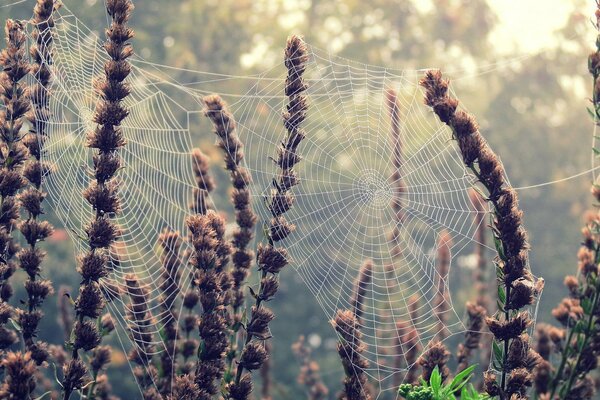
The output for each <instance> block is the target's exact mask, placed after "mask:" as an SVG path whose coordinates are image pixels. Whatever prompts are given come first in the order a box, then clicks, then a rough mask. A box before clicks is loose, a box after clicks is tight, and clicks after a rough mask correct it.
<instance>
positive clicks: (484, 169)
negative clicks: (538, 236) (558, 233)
mask: <svg viewBox="0 0 600 400" xmlns="http://www.w3.org/2000/svg"><path fill="white" fill-rule="evenodd" d="M448 84H449V83H448V81H447V80H445V79H443V78H442V74H441V72H440V71H428V72H427V73H426V75H425V77H424V78H423V79H422V80H421V85H422V86H423V87H424V88H425V90H426V94H425V103H426V104H427V105H428V106H430V107H432V108H433V111H434V112H435V113H436V115H437V116H438V118H439V119H440V121H442V122H443V123H445V124H447V125H448V126H450V127H451V128H452V136H453V139H455V140H456V141H457V142H458V147H459V150H460V152H461V155H462V158H463V162H464V164H465V165H466V166H467V168H469V169H470V170H471V171H472V173H473V174H474V175H475V176H476V177H477V179H478V180H479V182H480V183H481V185H482V186H483V187H485V189H486V190H487V196H488V198H487V201H488V202H490V203H491V204H492V206H493V210H494V211H493V221H492V231H493V233H494V236H495V239H496V246H497V253H498V257H497V258H496V264H497V276H498V281H499V284H498V288H499V289H498V294H499V298H498V303H499V305H500V307H501V310H500V313H499V314H498V315H497V318H488V319H487V321H486V322H487V324H488V328H489V329H490V331H491V332H492V334H493V335H494V337H495V339H496V343H497V344H498V346H499V351H498V352H496V353H497V354H498V355H499V357H497V359H496V360H495V363H496V364H495V365H496V367H497V369H498V370H500V371H502V372H501V377H500V381H499V382H496V380H495V377H493V374H492V373H488V374H487V377H486V382H485V383H486V391H487V392H488V394H490V395H491V396H500V398H502V399H507V398H510V397H511V396H513V395H517V396H521V397H525V396H526V395H527V389H528V387H529V386H531V384H532V376H531V370H528V369H527V368H525V365H527V364H529V363H530V361H531V360H530V357H533V358H535V356H536V354H535V352H534V351H533V350H531V349H528V351H530V352H531V354H530V353H527V354H524V355H523V357H522V359H521V360H520V361H521V363H520V364H519V363H509V362H508V357H509V353H510V351H511V342H512V341H516V342H517V343H521V342H522V340H523V335H524V333H525V330H526V328H527V327H528V326H529V325H530V323H531V320H530V318H529V315H528V314H527V313H526V312H521V311H520V310H521V309H523V308H524V307H526V306H528V305H530V304H532V303H533V302H534V299H535V297H536V296H537V294H538V293H539V291H540V290H541V287H540V286H538V285H537V283H536V282H534V278H533V276H532V275H531V272H530V270H529V265H528V251H529V250H528V249H529V247H528V244H527V233H526V231H525V228H524V226H523V221H522V219H523V212H522V211H521V210H520V209H519V207H518V196H517V193H516V191H515V190H514V189H513V188H512V187H510V185H509V184H508V182H507V181H506V179H505V171H504V167H503V166H502V163H501V162H500V160H499V158H498V156H497V155H496V154H495V153H494V152H493V151H492V149H491V148H490V146H489V145H488V144H487V143H486V142H485V140H484V139H483V137H482V136H481V134H480V133H479V130H478V127H477V123H476V121H475V119H474V118H473V117H472V116H471V115H469V114H467V113H466V112H464V111H462V110H457V107H458V100H456V99H455V98H453V97H450V96H449V95H448Z"/></svg>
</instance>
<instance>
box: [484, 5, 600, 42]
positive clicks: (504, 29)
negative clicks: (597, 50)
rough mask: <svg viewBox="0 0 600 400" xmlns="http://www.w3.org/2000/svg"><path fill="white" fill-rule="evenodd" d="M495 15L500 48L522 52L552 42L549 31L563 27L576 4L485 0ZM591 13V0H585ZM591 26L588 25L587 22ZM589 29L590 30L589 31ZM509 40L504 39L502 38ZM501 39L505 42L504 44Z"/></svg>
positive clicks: (586, 11) (591, 13) (589, 13)
mask: <svg viewBox="0 0 600 400" xmlns="http://www.w3.org/2000/svg"><path fill="white" fill-rule="evenodd" d="M488 2H489V4H491V5H492V7H493V9H494V10H495V11H496V13H497V14H498V18H499V19H500V24H499V27H498V29H497V31H496V32H495V35H496V36H495V37H496V38H498V39H502V40H497V41H495V43H498V44H499V45H500V46H501V47H500V48H499V49H501V50H502V51H509V50H512V49H514V47H515V46H517V47H518V49H519V50H520V51H522V52H532V51H533V52H535V51H539V50H541V49H543V48H546V47H549V46H551V45H552V40H553V39H552V36H551V35H552V32H553V31H554V30H556V29H558V28H560V27H562V26H563V25H564V23H565V21H566V20H567V18H568V17H569V15H570V14H571V11H573V9H574V7H575V6H576V5H577V3H578V2H577V1H575V0H488ZM585 4H586V9H585V10H582V11H584V12H585V13H586V14H588V15H590V16H592V15H593V13H594V9H595V2H594V0H586V1H585ZM590 27H591V25H590ZM590 31H591V30H590ZM506 39H508V40H507V41H505V40H506ZM503 42H504V43H503Z"/></svg>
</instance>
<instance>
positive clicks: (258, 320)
mask: <svg viewBox="0 0 600 400" xmlns="http://www.w3.org/2000/svg"><path fill="white" fill-rule="evenodd" d="M284 60H285V66H286V68H287V71H288V74H287V79H286V81H285V95H286V96H287V98H288V104H287V107H286V111H285V113H284V114H283V123H284V126H285V128H286V130H287V137H286V138H285V140H284V141H283V142H282V143H281V146H280V147H279V150H278V154H277V158H276V160H275V163H276V164H277V166H278V167H279V174H278V176H277V177H276V178H274V179H273V188H272V190H271V194H270V196H269V198H268V199H267V200H266V202H267V203H268V209H269V212H270V214H271V216H272V218H271V220H270V221H269V223H268V226H267V228H266V230H267V239H268V243H267V244H265V245H260V246H259V247H258V254H257V263H258V269H259V270H260V272H261V280H260V285H259V289H258V292H257V293H255V294H254V298H255V304H254V306H253V307H252V310H251V315H250V321H249V322H248V324H247V326H246V340H245V344H244V348H243V349H242V352H241V355H240V360H239V365H238V369H237V372H236V377H235V381H234V382H233V383H232V384H231V385H229V396H230V398H232V399H235V400H246V399H248V397H249V395H250V393H251V392H252V379H251V376H250V374H249V373H247V374H244V370H246V371H252V370H255V369H258V368H260V366H261V365H262V363H263V362H264V360H265V359H266V358H267V356H268V355H267V353H266V351H265V348H264V346H263V344H262V343H261V342H262V341H264V340H267V339H268V338H269V337H270V333H269V323H270V322H271V320H272V319H273V318H274V315H273V312H272V311H271V310H270V309H268V308H267V307H264V306H263V305H262V303H263V302H266V301H269V300H271V299H272V298H273V296H275V294H276V292H277V290H278V287H279V281H278V275H279V272H280V271H281V270H282V269H283V268H284V267H285V266H286V265H287V264H288V263H289V260H288V254H287V251H286V249H285V248H284V247H282V246H278V245H277V244H276V243H278V242H281V241H282V240H284V239H286V238H287V237H288V236H289V235H290V234H291V233H292V232H293V231H294V229H295V227H294V225H292V224H290V223H289V222H288V221H287V220H286V219H285V216H284V214H285V213H286V212H287V211H289V210H290V208H291V207H292V205H293V203H294V195H293V194H292V192H291V189H292V188H293V187H294V186H296V185H298V183H299V181H298V176H297V174H296V171H295V170H294V166H295V165H296V164H298V163H299V162H300V159H301V157H300V154H299V152H298V146H299V145H300V143H301V142H302V140H303V139H304V137H305V135H306V134H305V132H304V130H303V129H302V127H301V125H302V123H303V121H304V119H305V118H306V111H307V109H308V103H307V99H306V95H305V94H304V92H305V91H306V89H307V85H306V84H305V83H304V79H303V75H304V72H305V70H306V63H307V62H308V50H307V47H306V44H305V43H304V41H303V40H302V38H300V37H299V36H291V37H290V38H289V39H288V41H287V45H286V49H285V56H284Z"/></svg>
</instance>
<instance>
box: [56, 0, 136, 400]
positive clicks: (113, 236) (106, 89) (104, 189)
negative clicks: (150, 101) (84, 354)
mask: <svg viewBox="0 0 600 400" xmlns="http://www.w3.org/2000/svg"><path fill="white" fill-rule="evenodd" d="M106 9H107V12H108V14H109V15H110V16H111V18H112V22H111V25H110V27H109V28H108V29H107V30H106V37H107V39H108V40H107V42H106V43H105V44H104V48H105V50H106V52H107V54H108V55H109V57H110V60H108V61H107V62H106V63H105V65H104V71H105V77H104V78H103V79H99V80H98V81H96V83H95V89H96V91H97V93H98V94H99V96H100V101H99V102H98V104H97V106H96V110H95V113H94V122H95V123H96V124H97V126H96V129H95V130H94V131H92V132H89V133H88V136H87V142H86V146H87V147H89V148H91V149H96V150H97V152H96V153H95V154H94V156H93V165H94V169H93V176H94V180H93V181H92V182H91V183H90V185H89V186H88V187H87V189H86V190H85V191H84V197H85V199H86V200H87V201H88V203H89V204H90V205H91V206H92V209H93V210H94V211H95V214H94V217H93V219H92V221H91V222H90V223H89V224H88V226H87V227H86V229H85V232H86V235H87V245H88V251H87V252H86V253H85V254H83V255H82V256H80V258H79V264H80V265H79V273H80V274H81V275H82V284H81V286H80V288H79V296H78V297H77V300H76V301H75V312H76V319H77V320H76V322H75V325H74V332H73V333H74V334H73V337H74V341H73V344H72V346H73V351H72V355H73V358H72V360H71V361H70V362H69V363H67V364H66V366H65V377H64V381H63V388H64V398H65V400H66V399H68V398H69V397H70V396H71V393H72V391H73V390H77V389H80V388H81V386H80V385H79V384H80V383H82V382H83V380H82V379H81V378H82V377H83V376H86V375H87V371H86V367H85V365H84V364H83V363H81V362H80V360H79V350H83V351H90V350H93V349H94V348H95V347H96V346H98V344H100V338H101V336H100V332H99V331H98V327H97V324H96V323H95V321H96V319H97V318H98V317H99V316H100V315H101V313H102V310H103V308H104V299H103V295H102V291H101V289H100V280H101V279H102V278H103V277H105V276H106V275H107V273H108V263H109V249H110V248H111V246H112V245H113V244H114V243H115V241H116V240H117V238H118V237H119V235H120V231H119V228H118V227H117V225H116V224H115V223H114V222H113V221H112V220H111V218H112V217H113V216H114V215H116V214H118V213H119V211H120V208H121V207H120V201H119V197H118V181H117V179H116V177H115V174H116V172H117V170H118V169H119V168H120V167H121V158H120V157H119V154H118V150H119V149H120V148H121V147H123V146H124V145H125V138H124V137H123V130H122V128H121V122H122V121H123V120H124V119H125V118H126V117H127V115H128V114H129V112H128V111H127V109H126V108H125V106H124V105H123V99H124V98H125V97H127V95H129V92H130V90H131V89H130V86H129V84H128V83H126V82H125V79H126V78H127V76H128V75H129V73H130V72H131V65H130V64H129V62H128V58H129V57H131V55H132V54H133V47H132V46H131V44H130V43H129V40H130V39H131V38H132V37H133V31H132V30H131V29H130V28H129V27H128V26H127V22H128V20H129V17H130V13H131V10H132V9H133V4H132V2H131V1H130V0H107V1H106ZM82 370H83V373H82Z"/></svg>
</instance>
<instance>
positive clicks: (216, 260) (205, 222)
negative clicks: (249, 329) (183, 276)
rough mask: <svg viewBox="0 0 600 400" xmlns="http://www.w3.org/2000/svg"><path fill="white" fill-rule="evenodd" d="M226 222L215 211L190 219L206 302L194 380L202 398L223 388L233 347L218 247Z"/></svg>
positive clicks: (197, 276)
mask: <svg viewBox="0 0 600 400" xmlns="http://www.w3.org/2000/svg"><path fill="white" fill-rule="evenodd" d="M224 224H225V222H224V220H223V218H222V217H220V216H218V215H217V214H216V213H215V212H214V211H212V210H208V211H207V212H206V214H204V215H203V214H196V215H193V216H191V217H189V218H188V219H187V225H188V229H189V231H190V242H191V244H192V248H193V251H192V254H191V257H190V260H189V262H190V264H191V265H192V267H193V268H194V277H195V283H196V288H197V291H198V295H199V300H200V304H201V306H202V314H201V317H200V322H199V324H198V330H199V333H200V341H201V343H202V345H201V346H200V348H199V349H198V351H197V354H198V362H197V364H196V371H195V378H194V382H195V383H196V387H197V388H198V390H199V393H200V395H199V397H198V399H206V400H209V399H211V398H212V397H213V396H214V395H215V394H217V393H218V391H219V384H220V381H221V379H222V378H223V375H224V373H225V367H226V363H225V356H226V353H227V351H228V348H229V334H230V331H229V326H230V323H231V321H230V319H231V317H230V315H229V312H228V310H227V307H226V306H225V303H224V302H225V298H226V295H227V293H226V292H225V291H224V290H223V289H222V286H221V284H222V282H223V274H224V273H225V272H224V271H223V270H222V268H221V265H220V263H221V262H222V259H221V258H220V257H219V256H218V250H219V247H220V245H221V244H222V240H223V238H222V236H220V235H218V234H217V231H222V229H223V226H224Z"/></svg>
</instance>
